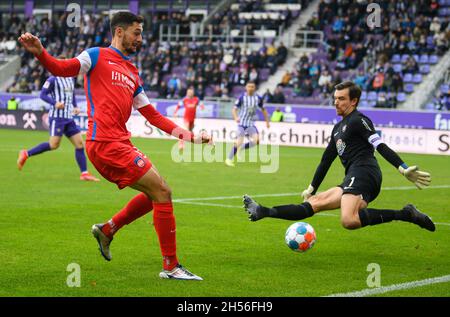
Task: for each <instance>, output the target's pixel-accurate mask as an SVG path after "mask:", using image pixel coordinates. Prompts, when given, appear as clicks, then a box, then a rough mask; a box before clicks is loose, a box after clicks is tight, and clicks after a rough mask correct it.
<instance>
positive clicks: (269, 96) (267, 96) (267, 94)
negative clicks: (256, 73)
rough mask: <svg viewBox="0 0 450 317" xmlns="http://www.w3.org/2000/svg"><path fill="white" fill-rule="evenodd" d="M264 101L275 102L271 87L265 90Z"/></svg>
mask: <svg viewBox="0 0 450 317" xmlns="http://www.w3.org/2000/svg"><path fill="white" fill-rule="evenodd" d="M263 101H264V102H265V103H272V102H273V95H272V93H271V92H270V89H269V88H267V89H266V92H265V93H264V95H263Z"/></svg>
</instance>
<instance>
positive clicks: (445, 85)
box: [440, 84, 449, 94]
mask: <svg viewBox="0 0 450 317" xmlns="http://www.w3.org/2000/svg"><path fill="white" fill-rule="evenodd" d="M448 89H449V85H448V84H442V85H441V87H440V91H441V92H442V93H443V94H445V93H447V91H448Z"/></svg>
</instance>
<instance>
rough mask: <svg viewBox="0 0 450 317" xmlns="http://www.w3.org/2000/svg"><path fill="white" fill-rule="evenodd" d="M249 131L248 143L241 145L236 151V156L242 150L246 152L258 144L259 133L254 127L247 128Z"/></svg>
mask: <svg viewBox="0 0 450 317" xmlns="http://www.w3.org/2000/svg"><path fill="white" fill-rule="evenodd" d="M248 130H249V141H248V142H245V143H244V144H242V145H241V146H240V147H239V148H238V151H237V154H238V155H239V152H240V151H242V150H248V149H250V148H252V147H254V146H256V145H258V144H259V132H258V130H257V128H256V127H255V126H253V127H250V128H248Z"/></svg>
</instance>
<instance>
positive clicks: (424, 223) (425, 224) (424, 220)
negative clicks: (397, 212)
mask: <svg viewBox="0 0 450 317" xmlns="http://www.w3.org/2000/svg"><path fill="white" fill-rule="evenodd" d="M403 210H406V211H408V212H409V214H410V215H411V219H410V222H412V223H415V224H416V225H418V226H419V227H421V228H424V229H427V230H429V231H435V230H436V227H435V225H434V223H433V221H432V220H431V218H430V217H428V216H427V215H426V214H424V213H423V212H420V211H419V210H418V209H417V208H416V207H415V206H414V205H411V204H408V205H406V206H405V207H403Z"/></svg>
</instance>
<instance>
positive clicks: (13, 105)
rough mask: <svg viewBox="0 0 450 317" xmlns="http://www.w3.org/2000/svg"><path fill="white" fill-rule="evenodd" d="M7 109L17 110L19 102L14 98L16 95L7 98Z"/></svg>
mask: <svg viewBox="0 0 450 317" xmlns="http://www.w3.org/2000/svg"><path fill="white" fill-rule="evenodd" d="M6 109H7V110H17V109H19V103H18V102H17V100H16V97H14V96H11V98H10V99H9V100H8V105H7V108H6Z"/></svg>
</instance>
